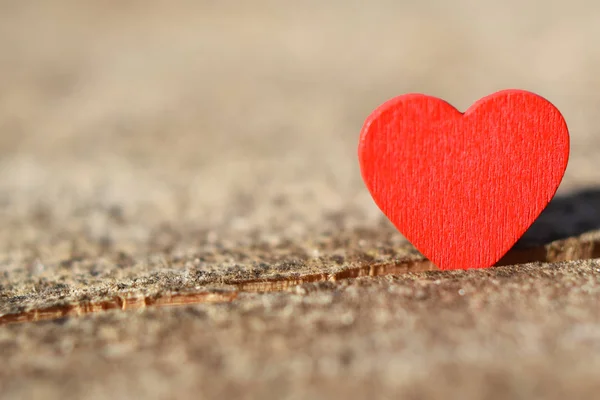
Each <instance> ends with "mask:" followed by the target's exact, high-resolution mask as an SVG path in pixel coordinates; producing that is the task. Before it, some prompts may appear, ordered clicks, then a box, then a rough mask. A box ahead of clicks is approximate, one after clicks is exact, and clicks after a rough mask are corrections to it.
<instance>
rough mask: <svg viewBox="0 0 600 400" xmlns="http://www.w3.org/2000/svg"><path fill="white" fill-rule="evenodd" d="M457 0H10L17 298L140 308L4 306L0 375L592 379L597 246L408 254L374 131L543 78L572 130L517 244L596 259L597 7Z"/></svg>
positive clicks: (94, 379)
mask: <svg viewBox="0 0 600 400" xmlns="http://www.w3.org/2000/svg"><path fill="white" fill-rule="evenodd" d="M236 3H238V4H236ZM447 3H448V2H445V1H442V0H437V1H434V0H431V1H422V2H411V1H386V0H378V1H374V2H369V3H368V5H367V4H366V3H365V4H363V3H359V2H355V3H349V2H347V1H338V0H333V1H328V2H319V1H307V2H296V3H292V2H281V1H267V0H258V1H253V2H226V1H224V2H210V1H198V2H191V1H190V2H185V1H175V2H169V3H168V4H167V3H165V2H158V1H131V2H117V1H112V2H100V1H97V2H76V1H59V0H55V1H45V2H44V1H38V2H17V1H0V71H1V72H0V222H1V223H0V318H1V317H5V316H14V315H20V314H23V313H27V312H30V314H27V315H38V316H39V310H58V309H64V307H71V308H70V310H71V311H72V313H70V314H69V313H67V315H72V314H77V313H80V312H81V313H83V312H84V311H86V310H87V311H94V310H96V309H95V308H94V307H97V308H98V310H100V309H102V308H115V307H108V306H106V307H105V306H103V304H104V305H107V304H109V302H113V303H114V304H116V305H117V307H116V308H125V309H127V308H133V309H137V311H133V310H132V311H122V310H109V311H105V312H98V313H92V314H90V315H86V316H83V317H79V318H78V317H66V318H60V319H57V320H54V321H43V322H23V323H16V324H5V325H0V354H2V367H1V368H0V393H2V397H6V398H39V397H44V398H47V399H55V398H56V399H58V398H81V397H85V398H89V399H107V398H112V399H115V398H134V397H140V396H144V397H146V398H198V396H199V395H200V396H202V395H203V396H204V397H222V398H239V397H241V398H244V397H247V398H274V399H275V398H277V399H280V398H290V399H293V398H299V399H305V398H315V399H318V398H333V397H345V398H366V397H369V398H373V397H376V398H399V397H402V398H415V399H417V398H419V399H421V398H449V397H452V396H454V397H456V398H463V399H475V398H482V397H485V398H523V399H531V398H535V397H540V398H557V399H559V398H566V397H572V398H591V397H593V395H594V393H597V391H598V389H600V387H599V385H600V381H599V380H598V378H596V375H597V373H596V371H598V368H599V367H600V359H599V358H598V356H597V355H598V354H600V353H599V352H598V350H599V349H600V333H599V332H600V307H599V301H598V300H599V296H600V282H599V280H598V277H599V276H600V264H598V261H594V260H591V261H589V260H588V261H573V262H558V263H556V262H554V263H533V264H526V265H524V264H522V265H513V266H506V267H498V268H495V269H493V270H490V271H479V272H477V271H471V272H459V273H442V272H437V271H431V272H418V273H417V272H415V273H409V274H406V273H401V272H406V271H409V270H410V271H415V270H418V269H411V268H412V267H410V265H408V264H406V265H405V264H401V263H403V262H407V260H408V261H410V262H413V261H415V262H418V263H420V262H423V260H422V258H421V256H420V255H419V254H418V252H417V251H416V250H415V249H414V248H412V247H411V246H410V245H409V244H408V243H407V242H406V241H405V239H404V238H403V237H402V236H401V235H400V234H399V233H397V232H396V231H395V230H394V229H393V228H392V227H391V226H390V224H389V223H388V222H387V221H386V220H385V218H383V217H382V216H381V214H380V212H379V211H378V210H377V208H376V207H375V206H374V204H373V202H372V200H371V199H370V197H369V194H368V193H367V191H366V189H365V188H364V185H363V184H362V181H361V178H360V174H359V171H358V164H357V160H356V146H357V138H358V132H359V130H360V128H361V125H362V122H363V120H364V118H365V117H366V116H367V115H368V114H369V113H370V112H371V110H372V109H373V108H375V107H376V106H377V105H379V104H380V103H381V102H383V101H385V100H386V99H388V98H390V97H392V96H395V95H397V94H400V93H405V92H413V91H418V92H426V93H428V94H432V95H436V96H439V97H443V98H445V99H447V100H448V101H450V102H451V103H453V104H455V105H456V106H457V107H459V108H460V109H465V108H466V107H468V106H469V104H471V103H472V102H473V101H474V100H476V99H478V98H480V97H482V96H484V95H486V94H488V93H490V92H492V91H495V90H499V89H503V88H509V87H518V88H523V89H528V90H532V91H535V92H538V93H540V94H541V95H543V96H545V97H547V98H548V99H550V100H551V101H552V102H553V103H555V104H556V105H557V106H558V107H559V109H561V111H562V112H563V114H564V115H565V118H566V120H567V123H568V125H569V127H570V131H571V135H572V155H571V159H570V163H569V168H568V169H567V173H566V176H565V180H564V183H563V185H562V186H561V189H560V191H559V196H558V197H557V198H556V199H555V201H553V203H552V204H551V206H550V208H549V209H548V210H547V212H545V213H544V214H543V216H542V217H541V218H540V219H539V221H538V222H536V224H535V225H534V226H533V227H532V229H531V230H530V231H529V232H528V233H527V234H526V236H525V237H524V239H523V240H522V241H521V243H519V245H518V248H517V249H516V250H515V252H513V253H512V254H513V255H515V254H516V255H519V257H516V256H515V258H512V259H511V260H512V261H510V262H523V261H532V260H536V259H537V260H539V261H560V260H575V259H581V258H590V257H598V256H600V253H599V252H598V245H597V242H598V238H599V235H600V189H599V186H598V182H600V168H598V153H599V152H600V135H599V134H598V128H597V127H598V126H600V124H599V123H600V114H598V112H597V110H598V107H600V95H598V93H600V80H599V78H598V73H597V71H598V69H599V68H600V51H599V50H598V46H597V43H598V38H600V25H599V24H598V23H597V21H598V18H599V16H600V5H599V4H598V3H597V2H596V1H592V0H589V1H584V0H578V1H571V2H568V3H567V2H563V1H558V0H545V1H541V0H540V1H531V2H522V1H517V0H509V1H504V2H491V1H475V0H471V1H469V0H460V1H455V2H452V6H450V5H447ZM540 249H541V250H540ZM519 251H526V253H518V252H519ZM522 254H526V256H522ZM532 255H533V256H534V257H533V258H531V257H532ZM373 265H387V266H398V265H400V266H399V267H397V270H393V269H390V270H388V272H392V273H395V274H394V275H393V276H385V277H360V278H353V279H344V278H352V276H353V275H352V273H348V272H347V271H359V270H361V271H371V270H373V267H372V266H373ZM411 265H412V264H411ZM419 265H421V264H419ZM423 265H424V264H423ZM423 265H422V266H423ZM361 268H363V269H361ZM394 268H396V267H394ZM421 269H428V267H427V266H426V265H424V267H423V268H421ZM368 274H369V273H366V275H368ZM355 275H361V274H359V273H356V274H355ZM362 275H364V274H362ZM371 275H376V274H371ZM306 276H324V277H325V278H324V279H321V280H324V281H325V282H315V283H304V284H303V285H301V286H299V287H296V286H295V283H298V282H300V281H297V282H292V283H293V284H289V285H280V286H279V287H277V289H278V290H283V291H281V292H278V293H252V291H255V289H256V286H255V287H254V289H253V287H250V286H243V283H244V282H246V283H247V282H264V281H269V280H270V281H274V280H277V279H279V280H281V281H288V282H290V280H293V279H297V278H301V277H306ZM331 277H333V278H335V279H333V278H331ZM338 278H340V279H338ZM184 295H185V296H188V295H189V296H192V297H194V296H195V297H194V298H195V299H196V300H197V301H208V302H217V304H201V305H185V306H180V307H171V308H157V307H146V306H151V305H157V304H160V303H161V301H162V302H168V299H183V298H184V297H185V296H184ZM177 296H184V297H177ZM211 296H212V297H211ZM185 298H186V299H190V298H191V297H185ZM161 299H162V300H161ZM165 299H167V300H165ZM178 301H179V300H178ZM175 302H177V301H175ZM179 302H181V303H184V302H185V301H183V300H181V301H179ZM113 303H110V304H113ZM128 304H129V305H131V307H129V306H128ZM61 307H62V308H61ZM77 307H78V308H77ZM36 310H37V311H36ZM34 312H38V314H31V313H34ZM59 315H61V314H60V313H58V314H55V316H59ZM32 318H33V317H32ZM30 319H31V318H30ZM33 319H34V318H33ZM5 321H6V320H5ZM432 382H435V384H432Z"/></svg>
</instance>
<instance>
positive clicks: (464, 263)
mask: <svg viewBox="0 0 600 400" xmlns="http://www.w3.org/2000/svg"><path fill="white" fill-rule="evenodd" d="M568 158H569V133H568V129H567V125H566V122H565V120H564V118H563V117H562V115H561V113H560V112H559V111H558V109H557V108H556V107H554V106H553V105H552V104H551V103H550V102H548V101H547V100H545V99H544V98H542V97H540V96H538V95H536V94H534V93H530V92H526V91H522V90H505V91H500V92H497V93H494V94H492V95H489V96H487V97H485V98H483V99H481V100H479V101H477V102H476V103H475V104H474V105H473V106H471V107H470V108H469V109H468V110H467V111H466V112H465V113H464V114H463V113H461V112H459V111H458V110H457V109H456V108H454V107H453V106H451V105H450V104H448V103H447V102H445V101H443V100H440V99H438V98H435V97H431V96H426V95H421V94H407V95H403V96H399V97H396V98H394V99H392V100H389V101H387V102H386V103H384V104H383V105H381V106H380V107H379V108H377V109H376V110H375V111H374V112H373V113H372V114H371V115H370V116H369V117H368V118H367V120H366V122H365V124H364V127H363V129H362V132H361V135H360V143H359V161H360V166H361V171H362V176H363V179H364V181H365V183H366V185H367V187H368V189H369V191H370V192H371V195H372V196H373V199H374V200H375V202H376V203H377V205H378V206H379V208H380V209H381V210H382V211H383V213H384V214H385V215H386V216H387V217H388V218H389V219H390V220H391V222H392V223H393V224H394V225H395V226H396V227H397V228H398V230H400V231H401V232H402V233H403V234H404V235H405V236H406V238H407V239H408V240H409V241H410V242H411V243H412V244H413V245H414V246H415V247H417V249H419V251H421V252H422V253H423V254H424V255H425V256H426V257H428V258H429V259H430V260H431V261H432V262H434V263H435V264H436V265H437V266H438V267H440V268H441V269H469V268H485V267H490V266H492V265H494V264H495V263H496V262H497V261H498V260H500V258H502V256H503V255H504V254H505V253H506V252H507V251H508V250H509V249H510V248H511V247H512V246H513V245H514V244H515V243H516V242H517V240H518V239H519V238H520V237H521V236H522V235H523V234H524V233H525V231H526V230H527V228H528V227H529V226H530V225H531V224H532V223H533V222H534V221H535V219H536V218H537V217H538V216H539V214H540V213H541V212H542V211H543V210H544V208H545V207H546V206H547V204H548V203H549V201H550V200H551V199H552V197H553V196H554V194H555V193H556V190H557V189H558V186H559V184H560V181H561V180H562V177H563V175H564V172H565V169H566V167H567V162H568Z"/></svg>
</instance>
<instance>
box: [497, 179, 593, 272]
mask: <svg viewBox="0 0 600 400" xmlns="http://www.w3.org/2000/svg"><path fill="white" fill-rule="evenodd" d="M599 229H600V187H593V188H586V189H582V190H579V191H576V192H573V193H568V194H563V195H559V196H556V197H554V199H552V201H551V202H550V203H549V204H548V206H547V207H546V209H545V210H544V211H543V212H542V213H541V214H540V216H539V217H538V218H537V219H536V221H535V222H534V223H533V224H532V225H531V227H529V229H528V230H527V232H525V234H524V235H523V236H522V237H521V239H520V240H519V241H518V242H517V243H516V244H515V245H514V246H513V248H512V249H511V250H510V251H509V252H508V253H507V254H506V255H505V256H504V257H503V258H502V259H501V260H500V261H499V262H498V263H497V264H496V265H509V264H517V263H525V262H533V261H546V258H547V249H546V248H545V246H546V245H548V244H549V243H552V242H554V241H557V240H562V239H567V238H573V237H577V236H579V235H582V234H584V233H586V232H590V231H594V230H599ZM598 248H599V249H600V246H598ZM595 253H597V252H596V251H595V252H594V255H595V256H597V257H600V254H595Z"/></svg>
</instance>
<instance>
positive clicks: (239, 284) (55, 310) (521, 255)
mask: <svg viewBox="0 0 600 400" xmlns="http://www.w3.org/2000/svg"><path fill="white" fill-rule="evenodd" d="M591 258H600V239H597V240H582V239H579V238H569V239H565V240H559V241H556V242H552V243H550V244H548V245H546V246H540V247H533V248H527V249H513V250H511V251H509V252H508V253H507V254H506V256H504V257H503V258H502V259H501V260H500V261H499V262H498V263H497V265H498V266H500V265H519V264H525V263H530V262H559V261H575V260H584V259H591ZM435 270H438V269H437V267H436V266H435V265H433V264H432V263H431V262H430V261H429V260H427V259H425V258H420V259H419V258H416V259H409V260H397V261H390V262H383V263H365V264H360V265H356V266H352V267H348V268H345V269H342V270H340V271H334V272H322V273H314V274H306V275H300V276H293V277H276V278H263V279H243V280H235V281H226V282H224V283H225V284H226V285H228V286H233V287H234V288H235V289H234V290H231V291H220V292H216V291H215V292H188V293H166V294H164V295H160V296H157V297H150V296H142V297H124V296H118V295H117V296H114V297H113V298H110V299H106V300H102V301H100V302H90V301H85V302H80V303H72V304H63V305H53V306H50V307H46V308H38V309H32V310H26V311H23V312H20V313H13V314H5V315H0V325H3V324H9V323H19V322H34V321H41V320H55V319H59V318H64V317H73V316H81V315H85V314H89V313H95V312H100V311H107V310H116V309H118V310H124V311H126V310H139V309H144V308H146V307H166V306H180V305H187V304H203V303H225V302H231V301H233V300H235V299H236V298H237V297H238V294H239V293H243V292H246V293H265V292H277V291H283V290H287V289H289V288H291V287H294V286H298V285H302V284H306V283H316V282H337V281H342V280H347V279H355V278H359V277H367V276H371V277H375V276H384V275H400V274H405V273H409V272H424V271H435Z"/></svg>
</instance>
